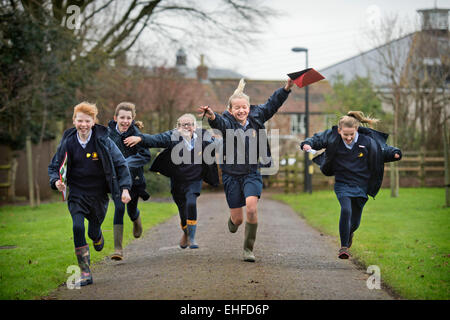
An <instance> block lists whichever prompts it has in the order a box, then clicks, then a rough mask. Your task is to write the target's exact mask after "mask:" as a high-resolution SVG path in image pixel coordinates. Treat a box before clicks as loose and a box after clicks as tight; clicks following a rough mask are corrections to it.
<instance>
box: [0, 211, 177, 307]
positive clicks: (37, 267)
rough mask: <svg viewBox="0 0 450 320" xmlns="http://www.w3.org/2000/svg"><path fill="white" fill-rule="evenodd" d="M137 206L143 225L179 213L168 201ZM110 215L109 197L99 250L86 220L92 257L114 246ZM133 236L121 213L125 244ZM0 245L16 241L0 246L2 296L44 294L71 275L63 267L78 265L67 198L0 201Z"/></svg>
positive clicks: (106, 254) (145, 225)
mask: <svg viewBox="0 0 450 320" xmlns="http://www.w3.org/2000/svg"><path fill="white" fill-rule="evenodd" d="M139 209H140V211H141V216H142V224H143V227H144V230H146V229H148V228H151V227H152V226H155V225H157V224H159V223H161V222H163V221H166V220H167V219H169V218H170V217H171V216H173V215H174V214H176V213H177V209H176V206H175V204H172V203H155V202H142V203H140V204H139ZM113 218H114V204H113V203H112V202H110V204H109V208H108V213H107V215H106V218H105V220H104V222H103V224H102V230H103V235H104V237H105V246H104V248H103V250H102V251H101V252H97V251H95V250H94V249H93V246H92V241H91V240H90V239H89V238H88V236H87V222H85V223H86V240H87V241H88V243H89V245H90V247H91V250H90V252H91V263H95V262H97V261H100V260H102V259H103V258H104V257H105V256H108V255H110V254H112V253H113V251H114V240H113V232H112V230H113ZM133 239H134V237H133V225H132V223H131V221H130V219H129V218H128V215H127V214H126V213H125V217H124V240H123V244H124V246H125V245H127V244H128V243H129V242H130V241H132V240H133ZM0 246H17V248H14V249H3V250H0V299H2V300H4V299H36V298H40V297H42V296H46V295H48V294H49V293H50V292H51V291H52V290H53V289H55V288H56V287H58V286H59V285H61V284H62V283H64V282H65V281H66V280H67V278H68V277H69V276H70V274H68V273H66V270H67V267H68V266H70V265H77V260H76V256H75V251H74V244H73V233H72V219H71V217H70V213H69V211H68V209H67V203H66V202H58V203H51V204H43V205H41V206H40V207H39V208H35V209H32V208H30V207H29V206H4V207H0Z"/></svg>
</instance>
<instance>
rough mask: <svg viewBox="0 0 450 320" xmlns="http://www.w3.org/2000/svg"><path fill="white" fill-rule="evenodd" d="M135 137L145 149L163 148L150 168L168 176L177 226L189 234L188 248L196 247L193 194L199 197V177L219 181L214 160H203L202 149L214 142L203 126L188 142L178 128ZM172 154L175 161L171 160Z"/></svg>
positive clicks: (200, 179)
mask: <svg viewBox="0 0 450 320" xmlns="http://www.w3.org/2000/svg"><path fill="white" fill-rule="evenodd" d="M139 136H140V137H141V138H142V142H141V144H142V145H143V146H144V147H146V148H165V150H163V151H162V152H161V153H160V154H158V156H157V157H156V158H155V160H154V162H153V163H152V165H151V167H150V171H153V172H159V173H161V174H163V175H165V176H167V177H169V178H170V185H171V190H170V191H171V194H172V198H173V200H174V202H175V204H176V205H177V207H178V212H179V215H180V224H181V228H182V230H183V231H184V232H185V233H187V234H188V235H189V240H190V243H191V245H190V247H191V248H196V247H198V246H197V244H196V243H195V239H194V237H195V232H196V227H197V197H199V196H200V193H201V188H202V182H203V180H204V181H205V182H207V183H208V184H210V185H212V186H217V185H218V184H219V176H218V170H217V165H216V163H215V162H214V161H212V163H206V162H205V161H204V158H203V152H204V150H205V148H206V147H208V146H209V145H210V144H211V143H214V139H213V138H212V137H211V136H210V135H209V134H208V133H207V132H206V130H203V129H202V130H196V131H195V132H194V134H193V137H192V139H191V140H190V141H187V140H186V139H184V138H183V137H182V136H181V135H180V134H179V132H178V130H169V131H166V132H163V133H160V134H156V135H148V134H143V135H139ZM175 148H176V149H175ZM175 155H176V156H177V159H178V160H177V163H174V157H175ZM212 156H213V157H214V152H213V153H212ZM185 160H186V161H185Z"/></svg>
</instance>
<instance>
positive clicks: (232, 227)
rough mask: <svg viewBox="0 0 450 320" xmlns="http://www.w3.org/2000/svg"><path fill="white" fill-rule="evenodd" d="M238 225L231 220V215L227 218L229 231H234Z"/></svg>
mask: <svg viewBox="0 0 450 320" xmlns="http://www.w3.org/2000/svg"><path fill="white" fill-rule="evenodd" d="M238 228H239V226H237V225H235V224H234V223H233V221H231V216H230V218H228V230H230V232H231V233H235V232H236V231H237V230H238Z"/></svg>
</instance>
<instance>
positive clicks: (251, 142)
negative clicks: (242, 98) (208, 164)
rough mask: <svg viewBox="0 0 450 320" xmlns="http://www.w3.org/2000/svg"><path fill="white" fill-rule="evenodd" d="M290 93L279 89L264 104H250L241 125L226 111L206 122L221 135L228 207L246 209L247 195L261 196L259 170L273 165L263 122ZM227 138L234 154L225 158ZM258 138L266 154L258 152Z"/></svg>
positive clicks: (223, 179) (261, 184)
mask: <svg viewBox="0 0 450 320" xmlns="http://www.w3.org/2000/svg"><path fill="white" fill-rule="evenodd" d="M289 93H290V90H289V91H286V90H285V89H284V88H279V89H278V90H276V91H275V92H274V93H273V94H272V96H271V97H270V98H269V99H268V100H267V102H265V103H264V104H260V105H251V106H250V112H249V115H248V118H247V122H246V123H245V124H244V125H242V124H240V123H239V122H238V121H237V120H236V119H235V118H234V116H233V115H232V114H231V113H230V112H229V111H228V110H227V111H225V112H224V113H223V114H222V115H220V114H218V113H217V112H214V114H215V119H214V120H208V122H209V125H210V126H211V128H214V129H218V130H219V131H221V133H222V136H223V161H222V163H221V164H220V167H221V169H222V181H223V184H224V191H225V196H226V199H227V203H228V206H229V208H231V209H232V208H240V207H243V206H245V199H246V198H247V197H249V196H256V197H258V198H260V197H261V193H262V187H263V183H262V177H261V173H260V170H259V169H260V168H261V167H268V166H270V165H271V164H272V158H271V153H270V147H269V144H268V140H267V136H266V132H265V126H264V123H265V122H266V121H267V120H269V119H270V118H272V116H273V115H274V114H275V113H276V112H277V111H278V109H279V108H280V107H281V106H282V104H283V103H284V101H286V99H287V97H288V96H289ZM227 129H231V130H233V131H234V132H235V134H234V136H227ZM230 138H231V139H234V141H233V142H232V146H233V152H232V155H230V154H228V155H227V152H229V150H227V147H226V146H227V144H228V140H227V139H230ZM260 139H264V140H266V141H267V142H266V145H267V148H266V150H267V153H263V152H260V151H261V150H260ZM252 147H253V148H252ZM242 151H244V152H242ZM242 155H244V157H243V159H242Z"/></svg>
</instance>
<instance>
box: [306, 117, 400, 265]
mask: <svg viewBox="0 0 450 320" xmlns="http://www.w3.org/2000/svg"><path fill="white" fill-rule="evenodd" d="M376 122H378V119H371V118H368V117H365V116H364V114H363V113H362V112H360V111H349V112H348V113H347V115H345V116H343V117H341V118H340V120H339V122H338V125H337V126H333V127H332V128H331V129H327V130H325V131H323V132H320V133H316V134H314V135H313V137H310V138H307V139H306V140H305V141H303V142H302V143H301V144H300V147H301V149H302V150H304V151H311V149H313V150H320V149H323V148H325V152H323V153H321V154H320V155H319V156H317V157H315V158H314V159H313V161H314V162H315V163H316V164H318V165H319V166H320V170H321V171H322V173H323V174H325V175H326V176H333V175H334V177H335V185H334V191H335V193H336V196H337V199H338V201H339V203H340V205H341V215H340V219H339V234H340V239H341V248H340V249H339V253H338V257H339V258H340V259H348V258H349V257H350V256H351V254H350V252H349V248H350V247H351V246H352V243H353V235H354V232H355V231H356V230H357V229H358V227H359V224H360V222H361V214H362V210H363V208H364V205H365V204H366V202H367V200H368V195H369V196H371V197H373V198H375V196H376V194H377V193H378V191H379V190H380V187H381V183H382V182H383V174H384V163H385V162H390V161H398V160H400V159H401V157H402V153H401V151H400V149H398V148H395V147H391V146H388V145H387V144H386V140H387V138H388V135H387V134H386V133H383V132H379V131H376V130H374V129H371V128H367V127H362V126H361V124H369V125H373V124H375V123H376Z"/></svg>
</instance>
